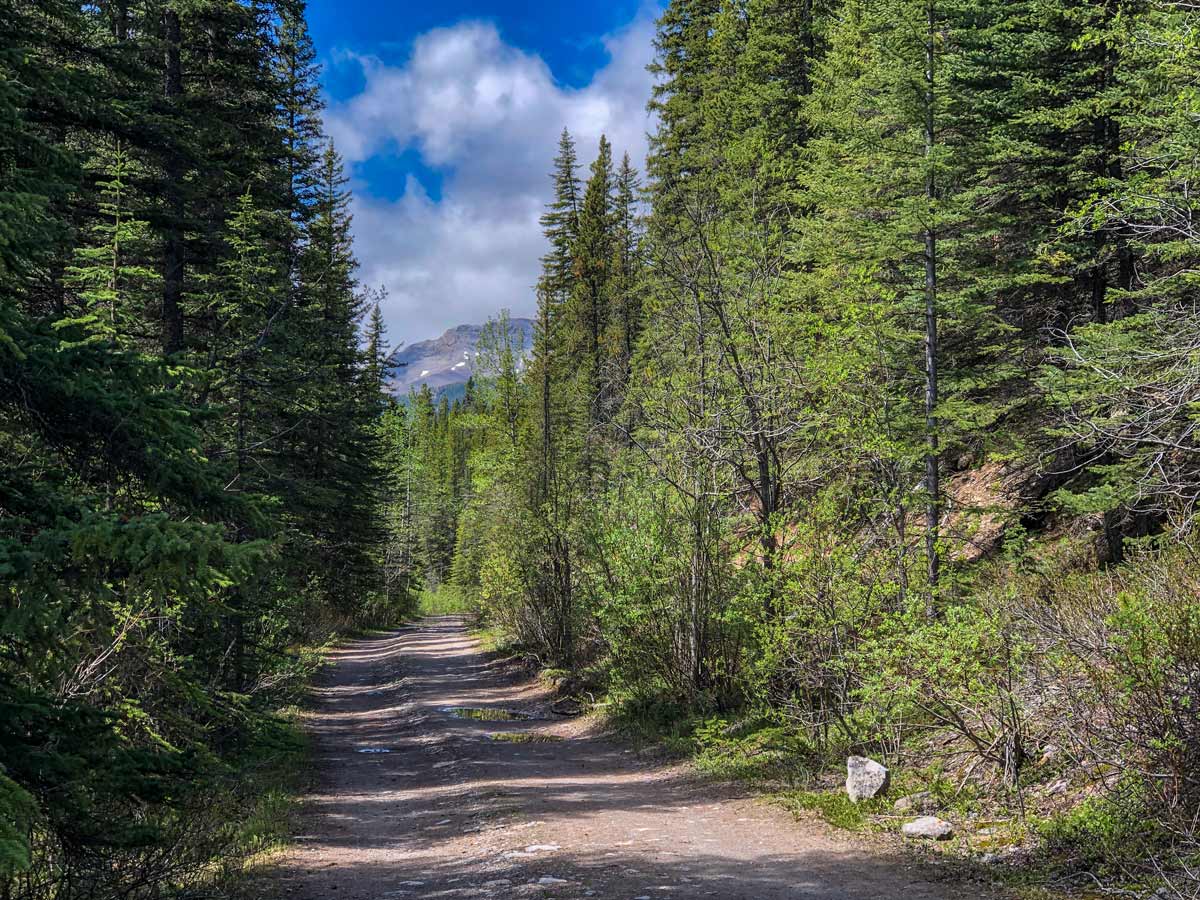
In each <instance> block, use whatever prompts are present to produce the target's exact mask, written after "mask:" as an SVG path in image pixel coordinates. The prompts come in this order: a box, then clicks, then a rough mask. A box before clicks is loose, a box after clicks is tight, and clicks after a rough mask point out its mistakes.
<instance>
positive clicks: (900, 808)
mask: <svg viewBox="0 0 1200 900" xmlns="http://www.w3.org/2000/svg"><path fill="white" fill-rule="evenodd" d="M933 806H934V802H933V795H932V794H931V793H929V791H918V792H917V793H915V794H909V795H907V796H905V797H901V798H900V799H899V800H897V801H896V802H895V803H893V804H892V809H894V810H895V811H896V812H912V811H913V810H919V811H921V812H925V811H926V810H929V809H932V808H933Z"/></svg>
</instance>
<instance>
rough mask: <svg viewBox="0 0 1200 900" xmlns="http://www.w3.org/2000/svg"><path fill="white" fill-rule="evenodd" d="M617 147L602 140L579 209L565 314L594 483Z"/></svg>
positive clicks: (606, 402)
mask: <svg viewBox="0 0 1200 900" xmlns="http://www.w3.org/2000/svg"><path fill="white" fill-rule="evenodd" d="M612 190H613V171H612V146H611V145H610V144H609V142H608V139H607V138H605V137H603V136H601V138H600V147H599V150H598V153H597V155H596V160H595V161H594V162H593V163H592V166H591V176H590V177H589V178H588V182H587V187H586V189H585V191H584V195H583V203H582V204H581V206H580V210H579V233H578V234H577V236H576V238H575V241H574V244H573V246H572V247H571V257H572V276H573V285H572V291H571V295H570V298H569V299H568V301H567V304H566V307H565V309H564V311H563V318H564V341H563V343H564V346H563V354H564V361H565V362H566V365H567V367H568V371H570V372H572V373H574V374H573V376H572V381H573V382H574V385H573V388H574V392H575V393H576V395H577V396H578V398H579V400H578V402H577V403H575V404H573V406H574V408H575V411H574V415H575V416H576V417H577V418H578V422H577V423H576V424H575V426H574V427H575V428H577V429H579V430H580V431H581V433H582V434H581V438H580V439H579V441H580V443H581V444H582V445H583V459H582V460H581V466H582V469H583V471H584V474H585V477H586V478H588V479H590V478H591V476H592V474H593V473H594V471H595V469H596V467H597V465H598V464H599V462H600V451H599V449H598V448H597V447H596V446H595V442H596V438H597V437H598V428H599V426H600V425H601V424H602V422H603V421H604V416H603V411H604V410H605V409H606V408H607V407H609V406H610V405H611V397H609V396H606V395H605V391H604V375H603V370H604V344H603V341H604V335H605V332H606V331H607V330H608V327H609V322H610V309H609V307H610V305H611V302H612V299H611V296H610V291H611V288H610V283H611V281H612V277H613V272H612V268H611V267H612V262H613V252H614V239H615V234H614V222H613V209H612Z"/></svg>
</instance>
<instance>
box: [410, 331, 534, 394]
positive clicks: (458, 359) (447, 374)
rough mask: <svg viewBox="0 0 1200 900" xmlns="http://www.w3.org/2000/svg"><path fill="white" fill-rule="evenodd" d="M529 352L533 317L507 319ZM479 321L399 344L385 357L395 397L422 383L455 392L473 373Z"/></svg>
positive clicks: (437, 392)
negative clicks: (412, 341) (425, 338)
mask: <svg viewBox="0 0 1200 900" xmlns="http://www.w3.org/2000/svg"><path fill="white" fill-rule="evenodd" d="M509 321H510V322H511V324H512V327H513V328H514V329H515V330H516V331H518V332H519V333H520V335H521V339H522V340H521V345H522V346H523V347H524V348H525V351H526V352H527V353H528V352H529V349H530V348H531V347H532V346H533V320H532V319H510V320H509ZM482 332H483V326H482V325H459V326H457V327H456V328H451V329H449V330H447V331H446V333H445V334H443V335H442V336H441V337H439V338H435V339H433V340H428V341H420V342H418V343H416V344H409V345H407V346H405V347H401V348H400V349H398V350H397V351H396V352H395V353H393V354H392V355H391V357H390V358H389V360H388V387H389V389H390V390H391V392H392V393H393V394H394V395H395V396H397V397H403V396H405V395H406V394H408V392H409V389H410V388H413V387H419V386H420V385H421V384H427V385H429V387H430V389H431V390H433V391H434V393H436V394H442V393H446V392H450V393H454V391H455V388H459V387H461V386H462V385H465V384H466V383H467V379H468V378H470V377H471V375H472V374H474V371H475V361H476V358H477V356H478V349H477V347H478V344H479V336H480V334H482Z"/></svg>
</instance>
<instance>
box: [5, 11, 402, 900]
mask: <svg viewBox="0 0 1200 900" xmlns="http://www.w3.org/2000/svg"><path fill="white" fill-rule="evenodd" d="M314 57H315V54H314V51H313V48H312V45H311V42H310V40H309V37H308V34H307V29H306V25H305V19H304V4H303V0H280V2H258V0H255V2H249V3H242V2H229V0H196V2H190V0H189V2H187V3H176V2H165V0H164V2H158V0H147V2H136V3H131V2H125V0H114V2H102V3H95V4H78V3H72V2H67V0H37V2H26V0H4V2H3V3H0V460H2V463H3V465H2V467H0V598H2V603H0V896H3V897H5V898H10V897H11V898H16V897H21V898H26V897H28V898H33V897H38V898H42V897H45V898H49V897H54V898H68V897H92V898H101V897H150V896H156V897H157V896H163V895H164V892H166V891H167V890H168V889H192V890H193V891H194V892H195V891H200V890H201V888H202V887H203V886H204V885H205V884H210V883H212V882H213V880H214V879H216V878H218V877H219V874H220V872H219V870H220V868H221V866H222V865H228V864H230V863H232V864H233V865H234V866H235V867H236V865H237V864H238V859H237V857H238V855H239V854H244V853H247V852H252V851H253V850H254V849H255V847H256V846H258V845H259V843H260V842H261V841H262V840H264V839H266V837H265V833H266V831H269V829H270V827H271V826H272V818H273V813H272V807H271V804H272V802H273V800H272V798H271V796H270V790H271V788H272V786H273V785H275V784H276V783H277V782H276V781H275V780H274V779H277V777H278V776H279V772H278V769H279V764H280V760H292V759H294V757H293V756H291V755H290V754H293V753H294V752H295V751H296V750H297V747H296V743H295V737H294V735H293V733H292V731H291V729H290V728H289V727H288V726H287V725H286V723H285V722H284V721H283V720H282V719H280V718H279V717H278V716H277V715H276V713H277V712H278V710H280V709H281V708H282V707H284V706H286V705H287V704H289V703H292V702H294V699H295V697H296V696H297V691H298V690H300V689H301V688H302V686H303V683H304V679H305V676H306V674H307V673H308V672H309V671H310V670H311V668H312V663H313V662H314V658H313V654H311V653H307V654H306V653H305V652H304V651H303V648H305V647H311V646H313V645H314V644H318V643H319V642H320V641H321V640H322V639H323V638H324V636H326V635H328V634H330V633H332V632H333V630H334V629H337V628H345V627H353V626H355V625H357V624H359V623H362V622H366V621H382V620H386V619H387V618H389V615H390V614H398V613H399V612H400V611H401V609H400V606H399V605H396V608H395V609H394V610H390V611H389V610H388V609H387V608H386V604H387V602H388V601H387V598H386V597H385V595H384V593H383V580H382V575H381V573H382V554H383V551H384V545H383V537H384V532H383V530H382V528H381V526H380V523H381V522H382V521H383V520H382V519H381V517H380V510H381V509H383V507H384V504H385V503H386V502H387V499H388V495H387V491H388V484H387V481H386V478H385V474H386V473H385V472H384V470H383V468H382V466H381V460H380V449H379V448H380V446H381V445H380V443H379V442H380V435H379V416H380V411H381V409H382V407H383V400H382V398H383V394H382V391H381V382H380V379H381V375H382V369H381V364H382V356H383V353H382V341H383V338H382V325H381V322H382V320H381V318H380V316H379V315H378V313H377V311H376V312H374V313H373V312H372V307H374V306H375V304H376V301H377V299H378V298H377V297H376V296H375V295H374V294H372V293H371V292H367V291H364V290H363V289H361V288H360V286H359V285H358V284H357V282H356V277H355V268H356V263H355V259H354V255H353V250H352V246H351V238H350V219H349V215H348V201H349V198H348V195H347V190H346V179H345V178H344V176H343V174H342V166H341V162H340V160H339V158H338V155H337V153H336V151H335V150H334V148H333V147H332V146H331V145H330V144H329V142H328V141H327V140H326V139H325V137H324V136H323V134H322V130H321V129H322V126H321V92H320V85H319V82H318V72H317V67H316V66H315V64H314ZM289 764H293V763H289ZM208 895H211V894H208Z"/></svg>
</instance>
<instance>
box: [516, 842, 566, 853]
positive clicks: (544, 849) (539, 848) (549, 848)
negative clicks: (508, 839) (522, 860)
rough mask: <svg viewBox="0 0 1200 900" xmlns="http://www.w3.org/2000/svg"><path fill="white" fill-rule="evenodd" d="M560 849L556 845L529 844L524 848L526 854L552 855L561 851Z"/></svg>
mask: <svg viewBox="0 0 1200 900" xmlns="http://www.w3.org/2000/svg"><path fill="white" fill-rule="evenodd" d="M561 849H562V847H560V846H558V844H530V845H529V846H528V847H526V848H525V852H526V853H553V852H554V851H555V850H561Z"/></svg>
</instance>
